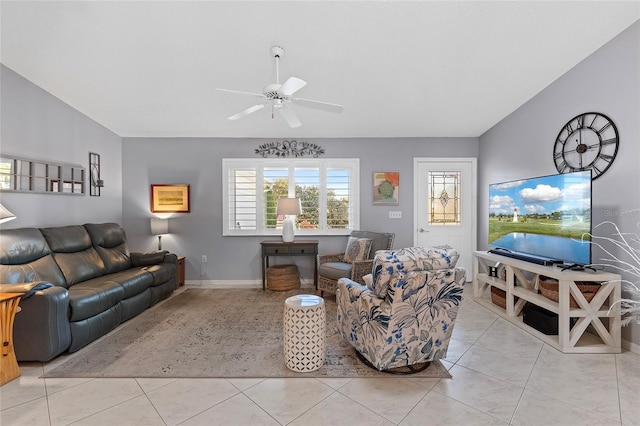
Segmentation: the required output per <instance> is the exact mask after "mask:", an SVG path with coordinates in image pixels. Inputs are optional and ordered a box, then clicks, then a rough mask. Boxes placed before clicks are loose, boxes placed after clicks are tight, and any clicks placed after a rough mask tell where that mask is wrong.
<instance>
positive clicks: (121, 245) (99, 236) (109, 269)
mask: <svg viewBox="0 0 640 426" xmlns="http://www.w3.org/2000/svg"><path fill="white" fill-rule="evenodd" d="M84 227H85V228H86V229H87V232H88V233H89V237H90V238H91V242H92V243H93V246H94V247H95V249H96V251H97V252H98V255H99V256H100V258H101V259H102V261H103V262H104V265H105V268H106V273H108V274H111V273H114V272H119V271H123V270H125V269H128V268H130V267H131V255H130V253H129V247H128V246H127V239H126V235H125V232H124V229H122V227H121V226H120V225H118V224H117V223H86V224H85V225H84Z"/></svg>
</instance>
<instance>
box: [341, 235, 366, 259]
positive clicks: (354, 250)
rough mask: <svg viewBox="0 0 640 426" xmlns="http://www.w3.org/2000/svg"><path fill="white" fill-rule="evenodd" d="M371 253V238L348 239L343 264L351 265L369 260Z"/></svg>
mask: <svg viewBox="0 0 640 426" xmlns="http://www.w3.org/2000/svg"><path fill="white" fill-rule="evenodd" d="M370 251H371V238H356V237H349V240H348V241H347V249H346V250H345V252H344V262H345V263H352V262H356V261H358V260H366V259H368V258H369V252H370Z"/></svg>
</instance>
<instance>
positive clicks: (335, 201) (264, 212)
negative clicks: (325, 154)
mask: <svg viewBox="0 0 640 426" xmlns="http://www.w3.org/2000/svg"><path fill="white" fill-rule="evenodd" d="M222 164H223V226H224V229H223V235H280V234H281V233H282V219H283V218H280V217H278V216H277V215H276V211H275V208H276V202H277V199H278V198H282V197H287V196H289V197H294V196H295V197H299V198H300V199H301V204H302V214H301V215H299V216H297V218H296V222H297V223H298V224H299V226H298V229H297V230H296V235H305V234H306V235H346V234H349V233H350V232H351V231H352V230H354V229H358V228H359V219H360V218H359V216H360V211H359V168H360V164H359V160H358V159H357V158H356V159H323V160H319V159H291V160H287V159H282V158H278V159H224V160H223V161H222Z"/></svg>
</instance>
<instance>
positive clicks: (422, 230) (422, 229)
mask: <svg viewBox="0 0 640 426" xmlns="http://www.w3.org/2000/svg"><path fill="white" fill-rule="evenodd" d="M418 231H420V232H429V231H427V230H426V229H424V228H420V229H418Z"/></svg>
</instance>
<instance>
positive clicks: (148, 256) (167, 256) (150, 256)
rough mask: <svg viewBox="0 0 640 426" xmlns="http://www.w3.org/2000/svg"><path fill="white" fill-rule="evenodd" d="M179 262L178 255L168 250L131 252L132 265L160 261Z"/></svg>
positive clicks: (152, 263) (145, 264) (148, 264)
mask: <svg viewBox="0 0 640 426" xmlns="http://www.w3.org/2000/svg"><path fill="white" fill-rule="evenodd" d="M165 262H168V263H173V264H174V265H177V264H178V256H176V255H175V254H173V253H169V252H168V251H158V252H154V253H135V252H132V253H131V266H134V267H135V266H151V265H158V264H160V263H165Z"/></svg>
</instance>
